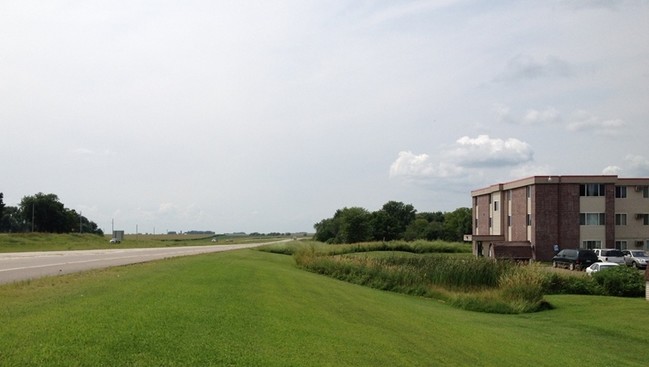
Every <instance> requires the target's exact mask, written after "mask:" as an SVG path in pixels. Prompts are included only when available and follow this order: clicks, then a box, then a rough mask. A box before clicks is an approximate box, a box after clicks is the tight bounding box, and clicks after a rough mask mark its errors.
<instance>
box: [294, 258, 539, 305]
mask: <svg viewBox="0 0 649 367" xmlns="http://www.w3.org/2000/svg"><path fill="white" fill-rule="evenodd" d="M375 248H380V246H377V247H375ZM294 258H295V261H296V263H297V264H298V266H300V267H302V268H304V269H307V270H309V271H312V272H315V273H319V274H324V275H328V276H331V277H333V278H336V279H340V280H344V281H348V282H351V283H355V284H360V285H364V286H369V287H372V288H377V289H382V290H388V291H394V292H400V293H406V294H411V295H418V296H425V297H432V298H436V299H440V300H443V301H446V302H449V303H450V304H452V305H454V306H456V307H459V308H463V309H468V310H474V311H483V312H495V313H523V312H533V311H538V310H541V309H545V308H548V307H549V305H548V304H547V303H546V302H545V301H544V300H543V289H544V288H543V285H544V278H543V274H542V271H541V270H540V269H538V267H523V266H519V265H516V264H515V263H511V262H494V261H491V260H488V259H484V258H473V257H471V258H458V257H449V256H442V255H439V254H438V255H428V256H420V257H403V256H388V257H371V256H367V257H362V256H348V255H334V256H330V255H326V254H324V253H323V252H321V251H318V248H317V247H316V246H303V247H301V248H299V249H297V250H296V251H295V253H294Z"/></svg>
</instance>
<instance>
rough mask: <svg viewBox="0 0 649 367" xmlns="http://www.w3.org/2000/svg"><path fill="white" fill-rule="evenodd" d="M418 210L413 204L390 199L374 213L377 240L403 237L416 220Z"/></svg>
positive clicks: (373, 230) (373, 227)
mask: <svg viewBox="0 0 649 367" xmlns="http://www.w3.org/2000/svg"><path fill="white" fill-rule="evenodd" d="M416 213H417V211H416V210H415V208H414V207H413V206H412V205H411V204H404V203H402V202H397V201H389V202H387V203H385V204H384V205H383V207H382V208H381V210H379V211H376V212H374V213H372V234H373V236H374V239H375V240H377V241H392V240H398V239H401V238H403V236H404V234H405V232H406V228H407V227H408V225H409V224H410V223H412V222H413V221H414V220H415V216H416Z"/></svg>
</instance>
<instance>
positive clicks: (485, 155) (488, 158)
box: [450, 135, 534, 167]
mask: <svg viewBox="0 0 649 367" xmlns="http://www.w3.org/2000/svg"><path fill="white" fill-rule="evenodd" d="M450 154H451V156H453V157H455V158H456V159H457V160H458V161H459V162H460V163H461V164H462V165H463V166H469V167H478V166H511V165H517V164H521V163H525V162H529V161H532V160H533V157H534V152H533V151H532V147H531V146H530V145H529V144H528V143H526V142H524V141H521V140H518V139H515V138H509V139H506V140H503V139H498V138H490V137H489V135H479V136H478V137H476V138H470V137H468V136H463V137H461V138H460V139H458V140H457V141H456V147H455V148H454V149H453V150H452V151H451V152H450Z"/></svg>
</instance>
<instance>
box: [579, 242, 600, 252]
mask: <svg viewBox="0 0 649 367" xmlns="http://www.w3.org/2000/svg"><path fill="white" fill-rule="evenodd" d="M581 248H586V249H589V250H592V249H594V248H602V241H592V240H590V241H582V242H581Z"/></svg>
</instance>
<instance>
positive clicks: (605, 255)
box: [593, 248, 624, 264]
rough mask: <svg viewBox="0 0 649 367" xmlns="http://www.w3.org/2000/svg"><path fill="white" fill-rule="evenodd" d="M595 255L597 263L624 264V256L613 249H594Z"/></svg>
mask: <svg viewBox="0 0 649 367" xmlns="http://www.w3.org/2000/svg"><path fill="white" fill-rule="evenodd" d="M593 251H595V254H596V255H597V258H599V261H602V262H611V263H616V264H624V254H623V253H622V251H620V250H618V249H614V248H596V249H594V250H593Z"/></svg>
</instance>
